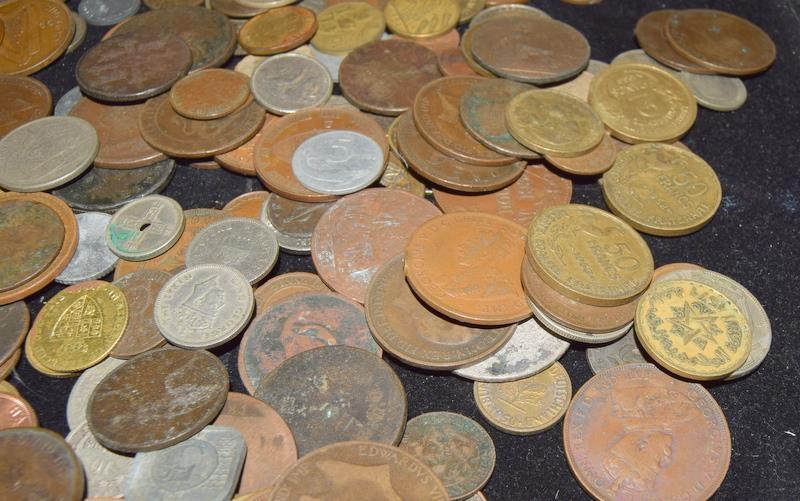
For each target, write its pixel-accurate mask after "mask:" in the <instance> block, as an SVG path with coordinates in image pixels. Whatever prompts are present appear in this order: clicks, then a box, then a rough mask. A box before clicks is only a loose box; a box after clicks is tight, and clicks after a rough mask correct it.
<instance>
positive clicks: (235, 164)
mask: <svg viewBox="0 0 800 501" xmlns="http://www.w3.org/2000/svg"><path fill="white" fill-rule="evenodd" d="M277 119H278V117H277V116H275V115H272V114H270V113H267V114H266V118H265V120H264V124H263V125H261V130H259V131H258V132H257V133H256V135H255V136H253V137H252V138H251V139H250V140H249V141H247V142H246V143H244V144H243V145H241V146H239V147H238V148H235V149H233V150H231V151H226V152H225V153H220V154H219V155H214V160H215V161H216V162H217V163H218V164H219V165H220V166H221V167H222V168H223V169H227V170H229V171H231V172H235V173H237V174H241V175H243V176H255V175H256V164H255V157H254V153H255V149H256V145H257V144H258V142H259V141H260V140H261V134H263V132H264V131H265V130H266V129H267V127H269V125H270V124H271V123H272V122H273V121H274V120H277Z"/></svg>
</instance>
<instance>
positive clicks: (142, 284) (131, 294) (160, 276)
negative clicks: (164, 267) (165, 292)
mask: <svg viewBox="0 0 800 501" xmlns="http://www.w3.org/2000/svg"><path fill="white" fill-rule="evenodd" d="M171 277H172V275H170V274H169V273H166V272H164V271H158V270H138V271H134V272H133V273H128V274H127V275H125V276H123V277H122V278H119V279H117V280H114V282H113V283H114V285H116V286H117V287H119V290H121V291H122V293H123V294H124V295H125V299H126V300H127V301H128V326H127V327H125V332H124V333H123V334H122V338H120V340H119V342H118V343H117V345H116V346H114V348H113V349H112V350H111V353H110V355H111V356H112V357H115V358H121V359H129V358H133V357H135V356H136V355H140V354H142V353H144V352H146V351H150V350H153V349H156V348H158V347H160V346H163V345H164V344H165V343H166V342H167V340H166V339H165V338H164V336H162V335H161V333H160V332H159V331H158V326H156V321H155V318H153V307H154V306H155V303H156V297H157V296H158V292H159V291H160V290H161V289H162V287H164V284H166V283H167V281H168V280H169V279H170V278H171Z"/></svg>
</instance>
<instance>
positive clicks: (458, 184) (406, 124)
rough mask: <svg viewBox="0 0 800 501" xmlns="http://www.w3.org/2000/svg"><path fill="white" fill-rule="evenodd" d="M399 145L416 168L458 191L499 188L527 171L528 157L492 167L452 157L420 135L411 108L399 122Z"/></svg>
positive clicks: (479, 190)
mask: <svg viewBox="0 0 800 501" xmlns="http://www.w3.org/2000/svg"><path fill="white" fill-rule="evenodd" d="M397 146H398V148H399V149H400V153H401V154H402V156H403V159H404V160H405V161H406V162H408V165H409V167H411V169H413V170H414V172H416V173H417V174H419V175H420V176H422V177H424V178H425V179H427V180H428V181H430V182H432V183H435V184H438V185H439V186H443V187H445V188H450V189H451V190H456V191H464V192H484V191H493V190H499V189H501V188H503V187H505V186H508V185H509V184H511V183H513V182H514V181H515V180H516V179H517V178H519V177H520V176H521V175H522V173H523V172H524V171H525V165H526V164H525V162H524V161H518V162H516V163H513V164H511V165H505V166H502V167H491V168H488V167H484V166H481V165H473V164H468V163H464V162H461V161H459V160H456V159H454V158H451V157H448V156H447V155H445V154H443V153H442V152H440V151H439V150H437V149H436V148H434V147H433V146H431V145H430V143H428V141H426V140H425V138H423V137H422V136H421V135H420V133H419V131H418V130H417V127H416V126H415V125H414V119H413V118H412V117H411V112H406V113H404V114H403V115H400V118H399V121H398V123H397Z"/></svg>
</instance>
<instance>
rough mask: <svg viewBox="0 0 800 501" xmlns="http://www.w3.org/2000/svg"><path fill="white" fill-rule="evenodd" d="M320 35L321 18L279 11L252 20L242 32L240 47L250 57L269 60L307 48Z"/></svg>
mask: <svg viewBox="0 0 800 501" xmlns="http://www.w3.org/2000/svg"><path fill="white" fill-rule="evenodd" d="M316 31H317V18H316V16H314V13H313V12H312V11H310V10H308V9H304V8H302V7H295V6H290V7H279V8H276V9H270V10H268V11H266V12H264V13H263V14H259V15H257V16H255V17H253V18H251V19H250V20H248V21H247V22H246V23H245V24H244V26H242V29H241V30H240V31H239V43H240V44H241V45H242V47H244V49H245V50H246V51H247V52H248V53H250V54H256V55H259V56H268V55H272V54H279V53H281V52H286V51H288V50H291V49H294V48H295V47H298V46H300V45H303V44H304V43H306V42H307V41H308V40H309V39H310V38H311V37H312V36H313V35H314V33H315V32H316Z"/></svg>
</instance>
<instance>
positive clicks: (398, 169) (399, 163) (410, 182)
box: [378, 134, 425, 197]
mask: <svg viewBox="0 0 800 501" xmlns="http://www.w3.org/2000/svg"><path fill="white" fill-rule="evenodd" d="M391 137H392V136H391V134H390V135H389V138H390V140H391ZM378 183H380V185H381V186H383V187H385V188H391V189H394V190H401V191H405V192H408V193H411V194H412V195H416V196H418V197H424V196H425V183H423V182H422V181H421V180H420V179H419V177H417V175H415V174H413V173H412V172H411V171H410V170H408V167H406V163H405V160H403V159H401V158H400V157H399V156H398V155H397V154H396V153H395V152H394V151H391V152H389V160H388V161H387V162H386V168H384V170H383V175H382V176H381V178H380V179H379V180H378Z"/></svg>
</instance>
